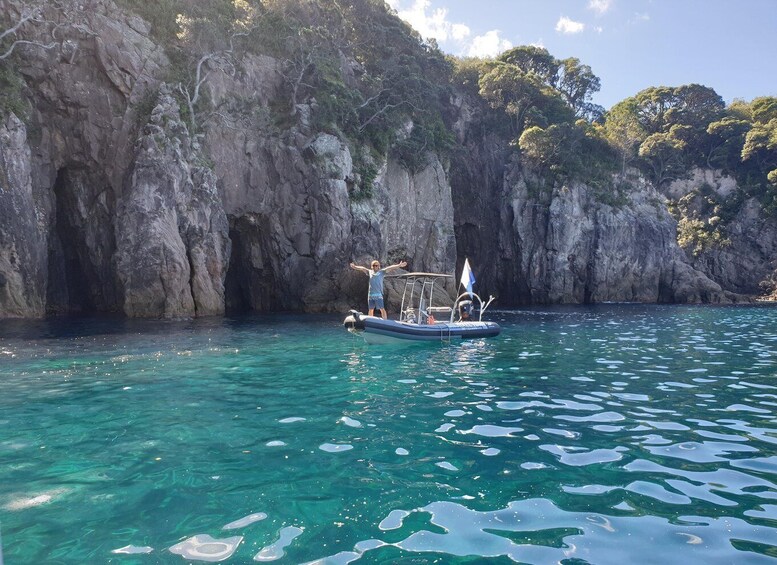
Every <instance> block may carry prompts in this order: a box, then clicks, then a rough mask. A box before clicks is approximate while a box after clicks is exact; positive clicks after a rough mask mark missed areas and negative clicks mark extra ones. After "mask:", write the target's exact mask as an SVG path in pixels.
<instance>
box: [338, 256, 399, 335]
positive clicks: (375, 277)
mask: <svg viewBox="0 0 777 565" xmlns="http://www.w3.org/2000/svg"><path fill="white" fill-rule="evenodd" d="M370 267H372V268H371V269H368V268H367V267H362V266H360V265H357V264H355V263H351V268H352V269H355V270H357V271H361V272H362V273H366V274H367V275H368V276H369V277H370V286H369V290H368V292H367V307H368V308H369V311H368V312H367V313H368V314H369V315H370V316H372V315H373V312H374V311H375V308H377V309H378V310H380V315H381V316H382V317H383V319H384V320H385V319H386V307H385V306H384V305H383V277H384V276H385V275H386V273H387V272H389V271H393V270H394V269H403V268H405V267H407V261H400V262H399V263H397V264H396V265H389V266H388V267H384V268H383V269H381V268H380V261H378V260H377V259H376V260H375V261H373V262H372V263H370Z"/></svg>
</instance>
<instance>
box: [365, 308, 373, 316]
mask: <svg viewBox="0 0 777 565" xmlns="http://www.w3.org/2000/svg"><path fill="white" fill-rule="evenodd" d="M373 312H375V309H374V308H370V309H369V310H367V315H368V316H372V313H373Z"/></svg>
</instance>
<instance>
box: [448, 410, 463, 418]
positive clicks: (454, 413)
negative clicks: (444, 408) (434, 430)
mask: <svg viewBox="0 0 777 565" xmlns="http://www.w3.org/2000/svg"><path fill="white" fill-rule="evenodd" d="M465 414H466V412H465V411H464V410H449V411H448V412H446V413H445V414H443V415H444V416H446V417H447V418H458V417H460V416H464V415H465Z"/></svg>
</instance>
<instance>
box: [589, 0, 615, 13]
mask: <svg viewBox="0 0 777 565" xmlns="http://www.w3.org/2000/svg"><path fill="white" fill-rule="evenodd" d="M612 4H613V0H590V2H588V9H589V10H593V11H594V12H596V13H597V14H598V15H600V16H601V15H603V14H605V13H606V12H607V11H608V10H609V9H610V8H612Z"/></svg>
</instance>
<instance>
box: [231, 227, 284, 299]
mask: <svg viewBox="0 0 777 565" xmlns="http://www.w3.org/2000/svg"><path fill="white" fill-rule="evenodd" d="M229 224H230V230H229V239H230V240H231V241H232V253H231V255H230V260H229V267H228V269H227V276H226V280H225V282H224V289H225V290H224V294H225V306H226V311H227V313H230V314H235V313H241V312H251V311H254V312H272V311H280V310H285V309H286V308H285V307H284V305H283V301H282V297H281V295H282V294H283V293H284V292H285V291H286V290H287V289H285V288H284V286H283V285H282V283H281V282H280V281H278V280H277V277H276V276H275V272H274V269H273V267H272V263H271V258H270V255H269V251H268V249H267V246H268V242H267V241H266V238H267V234H265V233H264V232H263V230H262V228H261V224H262V219H261V217H259V216H255V215H246V216H241V217H239V218H234V217H230V219H229Z"/></svg>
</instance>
